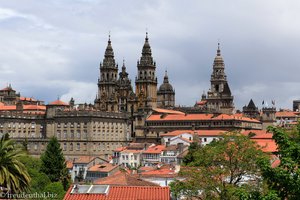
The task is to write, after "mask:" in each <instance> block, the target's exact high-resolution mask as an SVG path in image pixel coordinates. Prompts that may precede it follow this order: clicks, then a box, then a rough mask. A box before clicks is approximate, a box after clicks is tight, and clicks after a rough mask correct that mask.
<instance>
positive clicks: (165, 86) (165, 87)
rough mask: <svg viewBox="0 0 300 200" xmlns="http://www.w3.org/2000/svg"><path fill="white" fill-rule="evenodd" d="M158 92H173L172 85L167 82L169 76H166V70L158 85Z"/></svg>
mask: <svg viewBox="0 0 300 200" xmlns="http://www.w3.org/2000/svg"><path fill="white" fill-rule="evenodd" d="M158 92H159V93H162V92H174V91H173V86H172V85H171V84H170V83H169V78H168V75H167V72H166V74H165V77H164V82H163V84H161V85H160V87H159V90H158Z"/></svg>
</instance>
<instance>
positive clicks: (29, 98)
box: [20, 97, 37, 101]
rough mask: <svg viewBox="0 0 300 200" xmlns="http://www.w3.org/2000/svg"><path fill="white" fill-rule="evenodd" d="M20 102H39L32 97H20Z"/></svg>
mask: <svg viewBox="0 0 300 200" xmlns="http://www.w3.org/2000/svg"><path fill="white" fill-rule="evenodd" d="M20 100H21V101H37V100H35V99H34V98H31V97H20Z"/></svg>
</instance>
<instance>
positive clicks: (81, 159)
mask: <svg viewBox="0 0 300 200" xmlns="http://www.w3.org/2000/svg"><path fill="white" fill-rule="evenodd" d="M96 158H99V159H101V160H103V161H104V162H107V161H106V160H104V159H102V158H100V157H94V156H80V157H79V158H77V159H75V161H74V163H86V164H87V163H89V162H91V161H93V160H94V159H96Z"/></svg>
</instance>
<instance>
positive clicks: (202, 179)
mask: <svg viewBox="0 0 300 200" xmlns="http://www.w3.org/2000/svg"><path fill="white" fill-rule="evenodd" d="M191 154H192V155H189V154H188V155H187V158H186V159H185V160H184V161H188V162H186V163H185V166H183V167H182V169H181V175H182V176H184V177H186V180H185V181H183V182H180V181H176V182H174V183H173V184H172V185H171V188H172V191H173V192H174V193H176V194H177V195H178V194H184V195H185V196H187V197H193V198H198V199H240V197H241V194H244V192H243V191H247V192H248V193H251V192H254V191H259V190H260V188H261V184H262V180H261V176H260V170H259V166H258V163H257V162H258V161H259V160H261V159H263V160H268V158H266V157H265V155H264V153H263V152H262V151H261V150H260V147H259V146H258V145H257V144H256V143H254V142H253V141H251V140H249V138H248V137H246V136H243V135H241V134H239V133H235V132H229V133H226V134H224V135H223V136H222V139H220V140H218V141H214V142H212V143H210V144H208V145H206V146H202V147H200V148H199V147H196V148H194V150H193V151H192V152H191ZM191 158H192V159H191Z"/></svg>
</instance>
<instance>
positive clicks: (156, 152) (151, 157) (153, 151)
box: [142, 144, 166, 166]
mask: <svg viewBox="0 0 300 200" xmlns="http://www.w3.org/2000/svg"><path fill="white" fill-rule="evenodd" d="M165 147H166V146H165V145H154V144H153V145H151V146H149V147H148V148H147V149H146V150H144V151H143V152H142V165H144V166H155V165H157V164H158V163H160V162H161V158H160V156H161V153H162V152H163V150H164V149H165Z"/></svg>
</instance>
